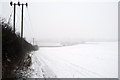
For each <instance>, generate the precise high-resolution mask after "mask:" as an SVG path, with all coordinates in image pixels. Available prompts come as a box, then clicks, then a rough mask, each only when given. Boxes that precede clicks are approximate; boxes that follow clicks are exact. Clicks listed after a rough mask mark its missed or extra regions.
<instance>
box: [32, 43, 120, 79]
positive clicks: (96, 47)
mask: <svg viewBox="0 0 120 80" xmlns="http://www.w3.org/2000/svg"><path fill="white" fill-rule="evenodd" d="M32 58H33V65H32V66H31V67H32V68H33V69H34V71H33V74H32V75H31V77H32V78H56V77H57V78H117V77H118V43H117V42H88V43H86V44H78V45H73V46H64V47H40V48H39V50H38V51H36V52H33V55H32Z"/></svg>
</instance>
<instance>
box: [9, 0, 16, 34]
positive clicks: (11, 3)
mask: <svg viewBox="0 0 120 80" xmlns="http://www.w3.org/2000/svg"><path fill="white" fill-rule="evenodd" d="M10 5H11V6H12V5H14V16H13V31H14V33H15V12H16V5H18V4H16V3H13V2H12V1H11V2H10Z"/></svg>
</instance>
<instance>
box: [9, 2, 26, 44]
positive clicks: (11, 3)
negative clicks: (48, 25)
mask: <svg viewBox="0 0 120 80" xmlns="http://www.w3.org/2000/svg"><path fill="white" fill-rule="evenodd" d="M10 5H11V6H12V5H14V17H13V26H14V27H13V31H14V32H15V11H16V5H18V6H20V5H22V13H21V44H23V43H22V42H23V41H22V38H23V8H24V5H26V7H27V6H28V3H25V4H24V3H20V2H18V3H13V2H12V1H11V2H10Z"/></svg>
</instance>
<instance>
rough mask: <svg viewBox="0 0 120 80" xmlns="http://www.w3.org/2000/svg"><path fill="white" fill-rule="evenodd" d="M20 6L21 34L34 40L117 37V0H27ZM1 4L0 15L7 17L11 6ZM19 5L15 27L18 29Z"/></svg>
mask: <svg viewBox="0 0 120 80" xmlns="http://www.w3.org/2000/svg"><path fill="white" fill-rule="evenodd" d="M28 4H29V6H28V8H24V11H25V12H24V36H25V37H26V38H27V39H32V38H33V37H34V38H36V39H38V40H54V41H55V40H58V41H60V40H77V39H78V40H79V39H81V40H90V39H93V40H94V39H95V40H101V39H102V40H106V39H107V40H117V37H118V5H117V2H108V1H106V2H103V1H102V2H94V1H92V2H90V1H88V2H87V1H85V2H83V1H82V2H80V1H66V2H64V1H60V2H59V1H58V2H57V1H51V2H49V1H45V2H29V3H28ZM0 5H2V7H1V8H2V9H1V10H2V13H0V15H1V16H2V17H5V18H7V19H8V17H9V15H10V13H11V12H12V10H13V7H11V6H10V5H9V3H8V2H6V3H4V4H3V3H2V4H0ZM20 10H21V9H20V7H17V14H16V27H17V28H16V29H17V32H19V31H20V18H21V14H20Z"/></svg>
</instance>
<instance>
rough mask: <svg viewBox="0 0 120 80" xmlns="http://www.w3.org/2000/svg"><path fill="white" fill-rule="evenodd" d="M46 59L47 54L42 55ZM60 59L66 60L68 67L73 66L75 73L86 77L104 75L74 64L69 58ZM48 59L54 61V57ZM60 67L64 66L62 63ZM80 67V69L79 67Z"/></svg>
mask: <svg viewBox="0 0 120 80" xmlns="http://www.w3.org/2000/svg"><path fill="white" fill-rule="evenodd" d="M41 56H42V57H43V58H44V59H45V57H44V56H45V55H43V54H42V55H41ZM54 57H56V58H57V59H58V58H59V57H57V56H54ZM48 58H49V57H47V59H48ZM58 60H59V62H61V63H62V62H63V61H64V63H65V64H64V65H66V66H68V68H71V70H73V69H74V70H73V71H74V72H73V73H75V74H76V73H77V74H81V75H82V76H84V77H86V78H88V76H96V77H103V76H102V75H100V74H98V73H96V72H93V71H90V70H88V69H86V68H83V67H81V66H79V65H76V64H73V63H71V62H70V61H68V60H65V59H63V58H62V60H61V58H60V59H58ZM48 61H49V62H51V63H52V62H53V60H52V59H48ZM59 66H60V67H62V65H59ZM63 67H64V66H63ZM78 68H79V69H78ZM75 74H73V77H74V76H75Z"/></svg>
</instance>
